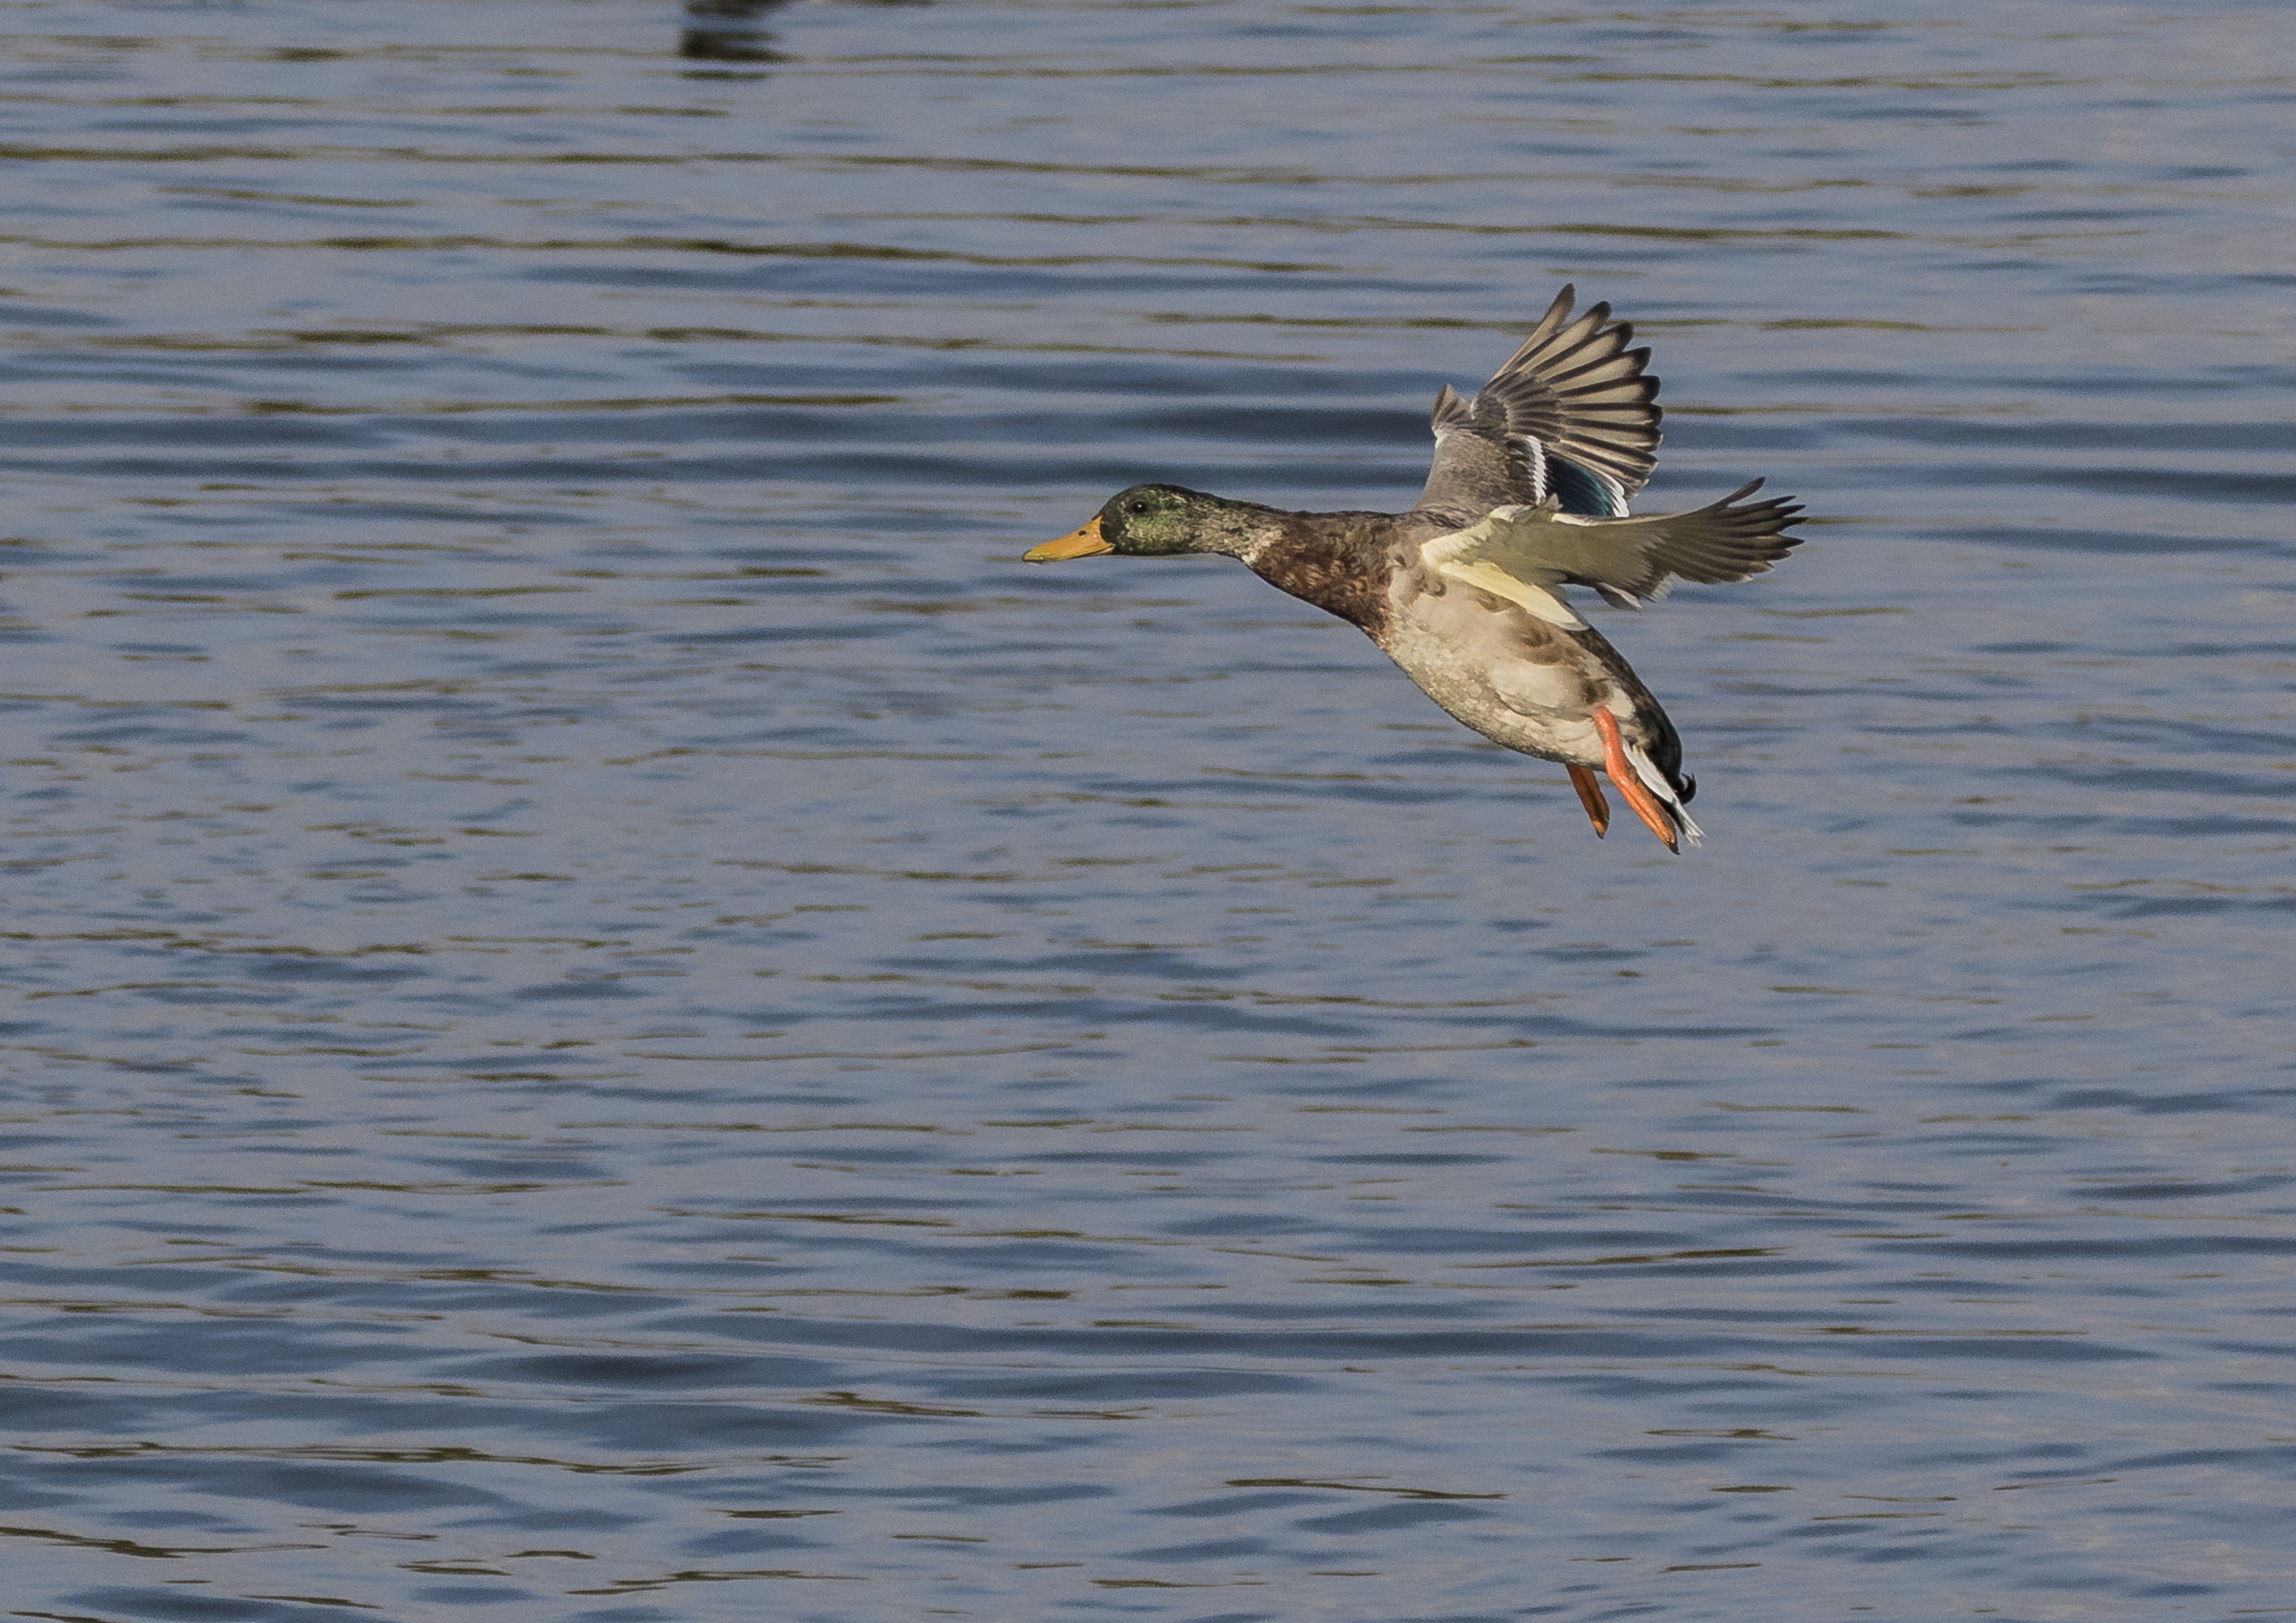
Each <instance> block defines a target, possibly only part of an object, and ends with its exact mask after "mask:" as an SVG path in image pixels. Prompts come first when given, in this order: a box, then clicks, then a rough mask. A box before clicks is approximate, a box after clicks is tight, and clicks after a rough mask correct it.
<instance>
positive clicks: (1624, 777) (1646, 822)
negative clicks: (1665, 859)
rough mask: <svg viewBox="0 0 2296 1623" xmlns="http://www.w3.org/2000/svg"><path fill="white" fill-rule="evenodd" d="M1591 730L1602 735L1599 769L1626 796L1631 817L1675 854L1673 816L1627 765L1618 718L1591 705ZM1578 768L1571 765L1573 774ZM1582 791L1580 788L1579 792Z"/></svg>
mask: <svg viewBox="0 0 2296 1623" xmlns="http://www.w3.org/2000/svg"><path fill="white" fill-rule="evenodd" d="M1595 732H1597V733H1599V734H1602V737H1603V771H1604V772H1605V773H1607V774H1609V775H1610V779H1611V786H1612V787H1613V788H1615V789H1616V790H1617V791H1619V792H1620V794H1622V795H1624V796H1626V798H1627V804H1628V806H1630V807H1633V808H1634V813H1635V816H1637V817H1640V818H1641V819H1642V820H1643V826H1644V828H1647V829H1648V830H1650V832H1652V833H1653V834H1656V835H1657V836H1658V838H1659V843H1660V844H1661V845H1663V846H1665V847H1666V848H1667V849H1668V850H1669V851H1673V852H1675V853H1677V855H1679V854H1680V852H1681V850H1682V847H1681V846H1680V844H1678V843H1677V841H1676V840H1675V835H1674V819H1673V818H1671V817H1669V816H1667V815H1666V807H1663V806H1661V805H1660V804H1659V802H1658V797H1657V796H1656V795H1653V794H1652V793H1651V791H1649V790H1648V789H1647V788H1646V787H1644V783H1643V781H1642V778H1641V777H1640V775H1637V774H1636V771H1635V769H1634V767H1632V766H1629V765H1628V762H1627V747H1626V746H1625V745H1624V744H1622V743H1620V742H1619V723H1618V718H1617V717H1614V716H1612V715H1611V712H1610V711H1609V710H1607V709H1603V707H1602V706H1601V705H1596V706H1595ZM1571 771H1572V772H1573V773H1574V774H1575V773H1576V772H1578V771H1579V768H1578V767H1575V766H1574V767H1572V768H1571ZM1572 781H1573V782H1574V783H1575V782H1576V781H1577V779H1576V778H1575V777H1574V778H1573V779H1572ZM1584 792H1585V791H1583V790H1582V791H1580V793H1581V794H1582V795H1583V794H1584Z"/></svg>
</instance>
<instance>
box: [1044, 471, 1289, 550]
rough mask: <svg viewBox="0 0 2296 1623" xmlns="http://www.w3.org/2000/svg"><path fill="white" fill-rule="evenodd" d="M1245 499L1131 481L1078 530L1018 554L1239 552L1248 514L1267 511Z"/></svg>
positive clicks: (1248, 528) (1247, 530)
mask: <svg viewBox="0 0 2296 1623" xmlns="http://www.w3.org/2000/svg"><path fill="white" fill-rule="evenodd" d="M1265 512H1267V509H1266V508H1264V507H1255V506H1254V505H1253V504H1251V503H1249V502H1231V501H1228V500H1226V498H1224V497H1221V496H1206V495H1205V494H1204V493H1203V492H1202V491H1201V490H1187V489H1183V488H1181V487H1180V486H1178V485H1135V486H1133V487H1132V488H1131V489H1129V490H1123V491H1119V492H1118V493H1117V494H1116V495H1114V496H1111V497H1110V498H1109V499H1108V505H1106V506H1105V507H1103V508H1102V509H1101V510H1100V511H1099V512H1096V513H1095V514H1094V515H1093V517H1092V521H1090V522H1089V523H1087V525H1085V527H1084V528H1083V529H1078V530H1074V531H1071V532H1070V534H1068V535H1065V536H1062V537H1061V538H1060V539H1059V540H1057V541H1047V542H1046V543H1045V544H1044V545H1042V546H1033V547H1030V548H1029V550H1028V551H1027V552H1026V553H1022V554H1021V558H1022V561H1025V562H1029V563H1055V562H1058V561H1060V560H1062V559H1063V558H1089V557H1090V556H1092V555H1093V554H1094V553H1125V554H1127V555H1128V556H1131V557H1135V558H1154V557H1163V556H1168V555H1169V554H1171V553H1230V554H1232V555H1233V554H1235V553H1240V552H1241V551H1242V548H1243V546H1244V545H1246V544H1247V542H1248V541H1249V539H1250V538H1251V535H1252V533H1253V532H1254V531H1255V530H1256V529H1257V528H1258V527H1257V526H1256V525H1254V524H1252V523H1251V521H1250V520H1249V519H1248V518H1247V517H1246V515H1247V514H1251V513H1265Z"/></svg>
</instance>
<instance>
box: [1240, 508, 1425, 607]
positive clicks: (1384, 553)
mask: <svg viewBox="0 0 2296 1623" xmlns="http://www.w3.org/2000/svg"><path fill="white" fill-rule="evenodd" d="M1394 522H1395V520H1394V519H1393V517H1392V516H1391V515H1390V514H1387V513H1383V512H1360V513H1357V512H1344V513H1341V512H1302V513H1294V514H1292V515H1291V522H1290V523H1288V524H1287V525H1286V526H1285V527H1284V532H1283V536H1282V537H1279V538H1278V539H1276V540H1275V541H1271V542H1269V543H1268V544H1267V545H1265V546H1262V547H1260V548H1259V550H1258V552H1257V553H1255V555H1254V556H1253V557H1252V559H1251V570H1252V572H1253V573H1254V574H1256V575H1258V576H1259V578H1261V579H1262V580H1264V581H1266V582H1267V584H1268V585H1270V586H1275V587H1276V588H1278V589H1279V590H1282V591H1285V592H1289V593H1290V594H1292V596H1294V597H1296V598H1299V599H1300V601H1302V602H1311V603H1313V604H1315V605H1316V607H1317V608H1318V609H1321V610H1323V611H1324V612H1325V613H1326V614H1336V615H1337V616H1339V617H1340V619H1343V620H1345V621H1347V622H1348V624H1349V625H1350V626H1355V627H1360V628H1361V629H1362V630H1363V631H1365V633H1366V634H1368V635H1371V636H1372V637H1374V638H1376V637H1378V635H1380V633H1381V632H1382V630H1384V629H1385V627H1386V624H1387V615H1388V601H1387V583H1388V578H1389V575H1390V572H1391V565H1390V561H1389V557H1388V553H1389V547H1388V545H1387V537H1385V536H1384V535H1383V534H1382V533H1381V532H1382V530H1383V529H1387V528H1390V527H1391V526H1392V525H1393V524H1394Z"/></svg>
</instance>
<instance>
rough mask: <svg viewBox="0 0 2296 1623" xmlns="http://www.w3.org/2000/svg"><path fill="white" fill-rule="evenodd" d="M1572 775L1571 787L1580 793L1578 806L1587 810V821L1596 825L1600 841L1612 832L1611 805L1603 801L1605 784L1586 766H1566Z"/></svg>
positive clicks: (1596, 832) (1566, 769) (1596, 834)
mask: <svg viewBox="0 0 2296 1623" xmlns="http://www.w3.org/2000/svg"><path fill="white" fill-rule="evenodd" d="M1563 769H1564V770H1565V771H1567V772H1568V773H1570V787H1571V788H1573V789H1575V790H1577V791H1579V805H1581V806H1583V807H1586V808H1587V822H1589V823H1591V824H1594V825H1595V839H1597V840H1600V839H1601V838H1602V837H1603V835H1605V834H1607V833H1609V832H1611V803H1610V802H1609V801H1608V800H1605V799H1603V783H1602V780H1601V779H1600V778H1597V777H1596V776H1595V775H1594V773H1593V772H1592V771H1590V770H1589V769H1587V767H1585V766H1568V765H1566V766H1565V767H1564V768H1563Z"/></svg>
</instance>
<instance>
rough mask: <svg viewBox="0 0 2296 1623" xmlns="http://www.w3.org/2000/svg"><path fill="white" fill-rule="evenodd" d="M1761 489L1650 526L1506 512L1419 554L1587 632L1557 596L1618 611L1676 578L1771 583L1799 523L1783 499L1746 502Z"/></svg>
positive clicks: (1533, 510) (1440, 568)
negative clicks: (1574, 595)
mask: <svg viewBox="0 0 2296 1623" xmlns="http://www.w3.org/2000/svg"><path fill="white" fill-rule="evenodd" d="M1760 488H1762V481H1761V480H1755V481H1754V482H1753V483H1752V484H1751V485H1747V486H1745V487H1743V488H1741V489H1738V490H1734V491H1733V492H1731V494H1729V495H1728V496H1724V497H1723V498H1722V499H1721V500H1720V501H1718V502H1715V503H1713V504H1710V505H1708V506H1705V507H1701V508H1699V509H1697V510H1696V511H1695V512H1670V513H1661V514H1660V515H1658V516H1657V517H1655V518H1647V519H1587V518H1580V517H1578V516H1576V515H1574V514H1571V513H1567V512H1561V511H1560V510H1559V509H1558V507H1557V505H1556V504H1555V503H1554V500H1553V498H1551V497H1550V498H1549V499H1548V500H1546V501H1545V502H1542V503H1540V504H1538V506H1536V507H1521V506H1516V507H1502V508H1499V509H1497V511H1495V512H1491V513H1490V514H1489V515H1488V516H1487V517H1485V518H1484V519H1483V520H1481V521H1480V522H1478V523H1475V524H1472V525H1469V526H1468V527H1467V528H1466V529H1462V530H1459V531H1456V532H1455V533H1454V534H1451V535H1447V536H1439V537H1436V538H1435V539H1434V540H1432V541H1430V542H1428V543H1426V544H1425V545H1423V546H1422V547H1421V548H1420V549H1419V555H1420V559H1421V561H1423V563H1424V564H1425V565H1426V566H1427V567H1428V568H1430V569H1431V570H1434V571H1435V572H1436V573H1438V574H1439V575H1444V576H1447V577H1448V578H1451V579H1454V580H1461V581H1464V582H1466V583H1467V584H1468V585H1470V586H1480V587H1481V588H1482V589H1483V590H1485V591H1487V592H1491V593H1494V594H1497V595H1498V596H1500V597H1504V598H1507V599H1508V600H1510V601H1511V602H1516V603H1519V604H1521V606H1522V607H1523V608H1526V609H1528V610H1529V611H1531V612H1532V613H1533V614H1536V615H1538V617H1539V618H1540V619H1546V620H1549V621H1552V622H1553V623H1554V624H1556V625H1560V626H1568V627H1570V628H1572V629H1574V630H1575V629H1577V628H1579V627H1581V626H1583V625H1584V624H1585V622H1584V621H1582V620H1580V619H1579V617H1578V616H1577V615H1576V614H1574V613H1572V612H1571V611H1570V607H1569V605H1568V604H1566V603H1564V602H1563V601H1562V597H1561V596H1560V595H1559V594H1557V593H1556V591H1555V590H1554V588H1555V587H1557V586H1591V587H1593V588H1594V589H1595V591H1597V592H1600V593H1601V594H1603V597H1604V599H1606V600H1607V601H1609V602H1613V603H1617V604H1619V605H1620V606H1621V607H1633V606H1635V605H1636V603H1637V602H1642V601H1644V600H1647V599H1651V598H1656V597H1662V596H1664V595H1665V594H1666V590H1667V587H1668V586H1669V582H1670V578H1672V577H1676V576H1679V577H1680V578H1683V579H1685V580H1694V581H1699V582H1701V583H1705V584H1718V583H1721V582H1724V581H1732V580H1745V579H1748V578H1751V577H1753V576H1756V575H1762V574H1767V573H1768V571H1769V570H1770V568H1771V566H1772V565H1774V564H1775V563H1776V562H1777V561H1778V560H1779V559H1781V558H1783V557H1784V556H1785V555H1786V554H1787V553H1790V552H1792V550H1793V549H1794V548H1795V547H1796V546H1798V545H1800V544H1801V537H1800V536H1790V535H1788V534H1786V533H1785V532H1786V530H1787V529H1788V527H1789V526H1791V525H1792V523H1793V522H1794V521H1795V518H1796V517H1797V516H1798V515H1799V514H1800V512H1801V506H1800V504H1799V503H1797V502H1794V501H1792V500H1791V499H1790V498H1788V497H1784V496H1771V497H1769V498H1768V499H1767V500H1765V501H1759V502H1749V501H1747V500H1746V498H1747V497H1748V496H1751V495H1753V494H1754V492H1755V491H1757V490H1759V489H1760Z"/></svg>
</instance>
